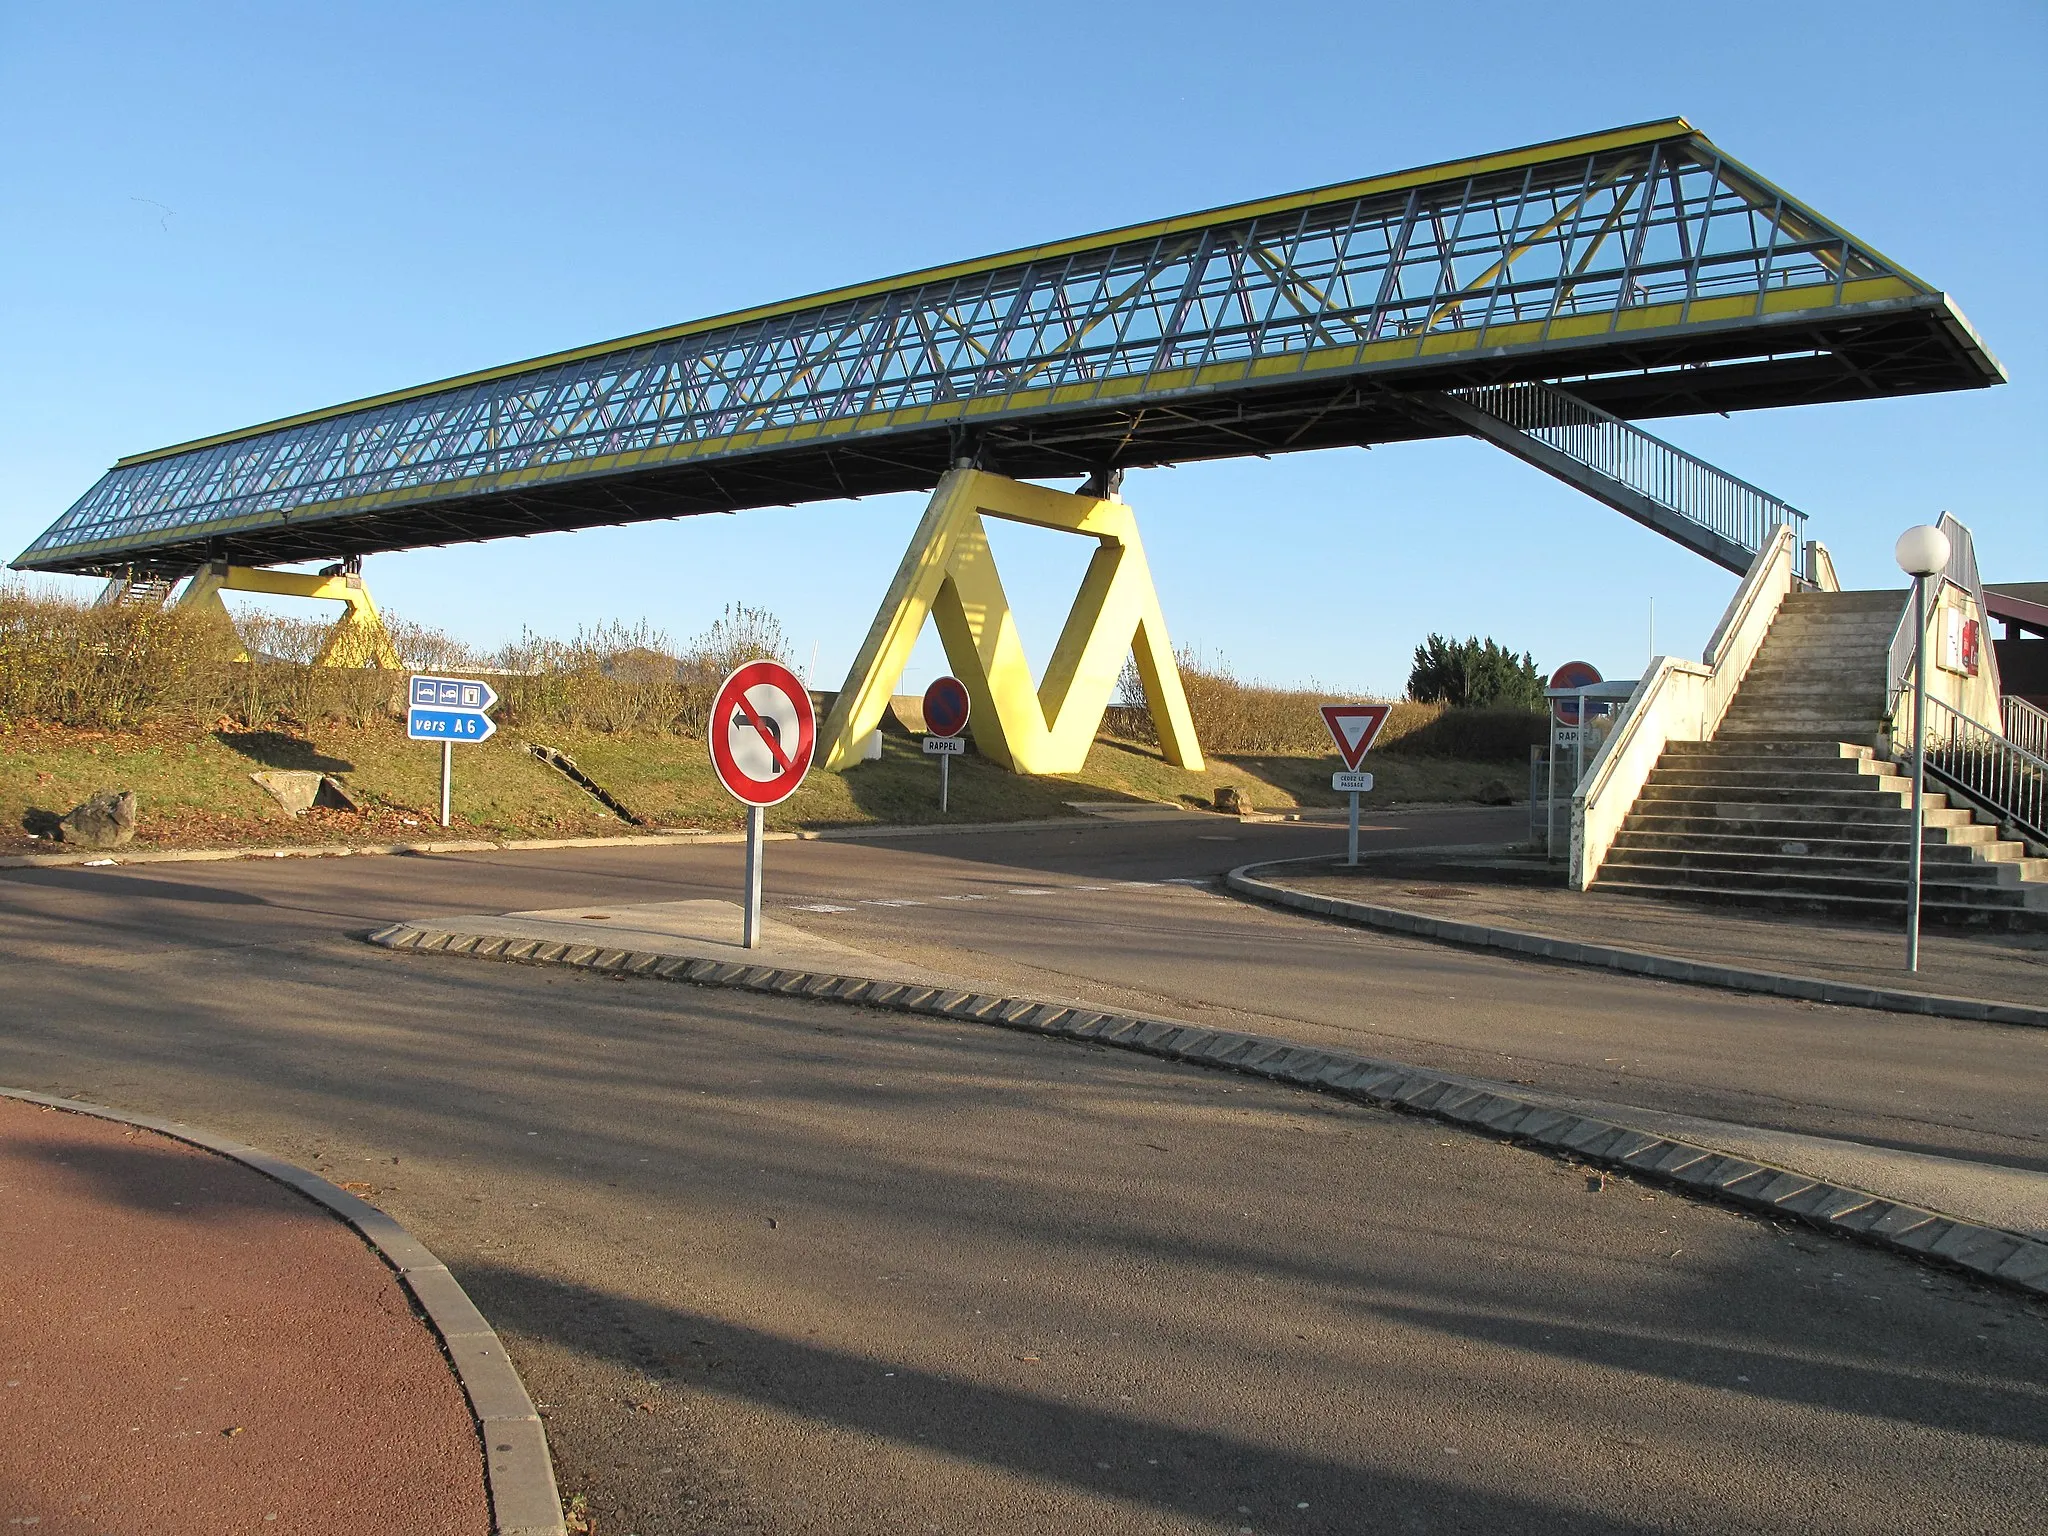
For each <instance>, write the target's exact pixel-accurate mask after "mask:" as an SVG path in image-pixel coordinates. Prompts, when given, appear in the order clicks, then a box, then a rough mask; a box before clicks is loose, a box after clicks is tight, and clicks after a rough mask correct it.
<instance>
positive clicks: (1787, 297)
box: [51, 277, 1922, 559]
mask: <svg viewBox="0 0 2048 1536" xmlns="http://www.w3.org/2000/svg"><path fill="white" fill-rule="evenodd" d="M1921 291H1922V290H1921V289H1920V288H1918V287H1916V286H1915V285H1914V283H1913V282H1911V281H1910V280H1908V279H1905V278H1900V277H1872V278H1863V279H1860V280H1858V281H1856V282H1853V283H1848V284H1845V285H1843V288H1842V291H1841V294H1840V296H1839V300H1838V299H1837V295H1836V291H1835V285H1834V284H1833V283H1812V284H1805V285H1802V286H1800V287H1796V288H1780V289H1775V290H1773V291H1771V292H1769V293H1766V294H1764V295H1763V304H1762V312H1763V313H1765V314H1793V313H1798V312H1800V311H1803V310H1810V309H1825V308H1833V307H1835V306H1836V304H1837V303H1838V302H1839V304H1840V305H1842V306H1845V307H1846V306H1850V305H1857V304H1872V303H1884V302H1886V301H1890V300H1897V299H1904V298H1912V297H1915V296H1916V295H1918V294H1919V293H1920V292H1921ZM1757 297H1758V296H1757V294H1756V293H1755V292H1754V291H1751V292H1749V293H1737V294H1728V295H1725V296H1722V297H1718V298H1712V299H1694V300H1693V301H1692V302H1691V303H1690V305H1688V304H1686V303H1685V302H1683V301H1674V302H1671V303H1667V304H1652V305H1645V306H1644V307H1643V308H1642V309H1640V310H1634V311H1629V312H1625V313H1624V314H1622V315H1621V316H1620V317H1619V318H1618V319H1617V318H1616V317H1615V316H1614V315H1613V314H1612V313H1611V312H1609V313H1594V314H1586V315H1572V316H1567V317H1565V318H1563V319H1552V320H1521V321H1514V322H1511V323H1508V324H1505V325H1494V326H1488V327H1486V328H1485V329H1483V330H1449V331H1438V332H1431V333H1427V334H1425V335H1422V336H1403V337H1396V338H1392V339H1389V340H1387V341H1375V342H1367V343H1365V344H1364V345H1362V346H1343V347H1318V348H1315V349H1313V350H1312V351H1309V352H1294V353H1288V354H1286V355H1284V356H1280V357H1271V358H1262V359H1258V360H1256V361H1245V362H1228V363H1209V364H1206V365H1204V366H1201V367H1187V368H1171V369H1162V370H1160V371H1159V372H1157V373H1155V374H1152V375H1150V376H1149V377H1144V378H1138V377H1132V378H1128V379H1114V380H1104V381H1100V382H1090V383H1085V384H1067V385H1062V386H1060V387H1058V388H1053V389H1029V390H1019V391H1017V392H1016V393H1014V394H1010V395H998V396H991V397H989V398H987V399H976V400H949V401H941V402H938V403H936V404H933V405H925V406H908V407H903V408H900V409H896V410H888V411H871V412H869V413H867V414H866V415H863V416H846V417H840V418H837V419H835V420H832V421H821V422H820V421H814V422H798V423H794V424H792V425H790V426H786V427H753V428H749V429H747V430H745V431H741V432H729V433H727V434H725V435H724V436H722V437H707V438H698V439H695V440H693V441H690V442H686V443H670V444H665V445H663V446H660V447H653V448H635V449H631V450H629V451H627V452H624V453H612V454H597V455H592V456H591V457H589V458H581V459H572V460H569V461H567V462H554V463H548V464H540V465H535V466H533V467H532V468H529V469H521V470H510V471H503V472H499V473H495V474H487V475H469V476H465V477H464V478H462V479H460V480H446V481H438V482H435V483H434V484H433V485H431V486H407V487H404V488H402V489H398V490H390V491H378V492H375V493H374V494H372V495H369V496H345V497H339V498H337V499H335V500H333V501H324V502H312V503H308V504H307V505H305V506H303V507H294V508H291V509H290V510H288V511H285V512H283V513H282V514H280V512H279V510H278V509H277V508H268V509H265V510H263V511H258V512H245V513H242V514H241V515H239V516H237V517H233V518H224V519H222V520H220V521H219V522H210V523H207V524H205V525H203V526H204V530H205V533H206V535H207V537H209V538H211V537H215V536H218V535H223V534H230V533H234V532H236V531H237V530H239V529H242V528H246V527H252V526H261V527H269V528H276V527H279V526H285V527H289V526H290V525H291V524H292V523H293V522H299V521H314V520H318V519H324V518H329V517H335V516H340V515H346V514H349V513H357V512H374V511H378V510H380V509H382V508H385V507H392V506H403V505H406V504H408V503H409V502H411V501H414V500H417V499H419V494H418V493H421V492H425V493H427V494H430V495H432V496H433V497H434V498H436V499H441V498H445V497H450V496H465V495H474V494H495V493H499V492H504V491H516V490H523V489H525V488H527V487H529V486H533V485H540V484H545V483H547V482H549V481H553V480H561V479H568V478H572V477H581V476H585V475H600V474H608V473H619V472H623V471H627V470H634V469H646V468H651V467H654V466H657V465H661V464H672V463H677V462H680V461H682V460H686V459H694V458H702V457H707V456H711V455H715V454H723V453H731V452H736V451H743V450H747V449H754V448H769V447H775V446H777V445H779V444H782V443H796V442H807V441H810V440H812V439H815V438H821V437H842V436H847V435H850V434H854V433H862V432H874V431H882V430H885V429H889V428H895V427H915V426H923V425H926V424H929V423H931V422H939V421H954V420H958V419H960V418H962V417H964V416H970V415H983V414H987V413H990V412H1000V411H1008V410H1019V409H1023V410H1030V409H1036V408H1039V407H1043V406H1049V405H1082V404H1087V403H1088V402H1090V401H1091V400H1099V399H1102V398H1104V396H1106V395H1109V394H1112V393H1116V394H1124V393H1134V392H1137V391H1138V390H1141V389H1142V390H1144V391H1148V392H1149V391H1152V390H1162V391H1172V390H1179V389H1200V388H1207V387H1212V386H1221V385H1229V384H1237V383H1242V382H1243V381H1244V380H1245V379H1247V378H1267V377H1274V376H1281V375H1286V374H1299V373H1307V372H1315V371H1320V370H1323V369H1329V368H1346V367H1362V366H1365V365H1368V364H1372V363H1381V362H1395V361H1399V360H1401V359H1403V358H1417V359H1419V358H1423V357H1429V358H1443V357H1447V356H1450V355H1453V354H1456V353H1463V352H1479V351H1492V350H1494V349H1496V348H1499V347H1504V346H1516V345H1521V344H1524V343H1528V342H1536V341H1546V340H1549V341H1557V340H1567V341H1569V340H1573V339H1577V338H1582V337H1593V336H1598V335H1601V334H1603V333H1608V332H1612V331H1638V330H1646V329H1654V328H1656V327H1657V326H1659V325H1662V324H1668V323H1676V322H1705V321H1713V320H1732V319H1739V318H1741V317H1742V316H1743V315H1746V314H1747V315H1754V314H1756V313H1757V312H1758V303H1757ZM1111 386H1129V388H1123V387H1118V388H1116V389H1114V390H1113V389H1112V388H1111ZM280 517H282V522H280ZM539 531H542V532H545V531H548V530H539ZM158 542H161V540H160V537H159V534H158V533H157V532H156V531H152V532H149V533H144V534H126V535H122V536H121V537H118V538H113V539H98V540H92V541H88V542H85V543H81V544H75V545H69V546H66V547H65V548H64V549H63V550H61V551H51V553H52V554H57V553H61V554H63V555H64V556H65V557H66V558H71V559H76V558H80V557H82V556H89V555H94V554H100V553H107V554H116V553H119V552H120V551H121V550H123V549H133V548H137V547H147V546H149V545H152V544H155V543H158Z"/></svg>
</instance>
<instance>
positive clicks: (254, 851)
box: [0, 816, 1116, 869]
mask: <svg viewBox="0 0 2048 1536" xmlns="http://www.w3.org/2000/svg"><path fill="white" fill-rule="evenodd" d="M1114 825H1116V823H1115V822H1114V821H1112V820H1110V819H1108V818H1106V817H1101V816H1048V817H1046V818H1044V819H1043V820H1040V821H976V822H963V823H961V824H960V825H958V826H947V825H944V824H940V823H931V824H909V825H904V824H896V823H888V822H878V823H876V824H875V825H874V826H871V827H823V828H819V829H816V830H813V829H811V828H808V827H806V828H802V829H800V830H798V831H795V832H769V833H765V834H763V835H764V836H765V837H766V839H767V840H768V841H769V842H771V843H838V842H851V841H854V840H856V839H860V838H871V837H885V838H886V837H953V836H957V835H959V834H961V833H969V832H1039V831H1045V830H1048V829H1057V830H1065V831H1070V832H1078V831H1082V830H1088V829H1097V828H1102V827H1110V826H1114ZM746 840H747V834H746V833H744V832H641V833H621V834H618V835H616V836H608V837H518V838H507V839H503V840H500V841H490V840H487V839H480V838H468V839H457V840H453V841H443V842H424V843H286V844H283V845H281V846H278V847H273V848H138V849H132V850H131V849H113V850H104V849H103V850H99V851H96V852H95V851H88V850H85V849H80V850H79V851H78V852H76V853H13V854H7V855H5V856H4V857H0V869H71V868H76V867H77V866H79V865H82V864H91V865H96V866H98V865H108V864H211V863H219V862H221V861H224V860H228V859H339V858H349V857H352V856H353V857H358V858H375V857H378V856H380V855H389V854H407V853H534V852H543V851H549V850H554V849H561V848H698V847H703V846H706V845H710V844H718V843H744V842H745V841H746Z"/></svg>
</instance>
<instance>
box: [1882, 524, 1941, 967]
mask: <svg viewBox="0 0 2048 1536" xmlns="http://www.w3.org/2000/svg"><path fill="white" fill-rule="evenodd" d="M1948 555H1949V549H1948V535H1947V534H1945V533H1943V532H1942V531H1941V530H1940V529H1939V528H1936V527H1933V526H1932V525H1930V524H1927V523H1922V524H1920V525H1919V526H1918V527H1916V528H1908V529H1907V530H1906V531H1905V532H1904V533H1902V534H1900V535H1899V542H1898V543H1897V544H1896V545H1894V546H1893V548H1892V558H1893V559H1895V560H1897V561H1898V562H1899V569H1900V570H1902V571H1904V572H1905V573H1906V574H1907V575H1908V576H1910V577H1912V578H1913V845H1912V847H1911V848H1909V849H1908V850H1907V852H1906V969H1907V970H1909V971H1917V970H1919V969H1920V845H1921V843H1922V842H1923V841H1924V840H1925V839H1926V836H1927V832H1926V826H1927V809H1926V799H1927V578H1928V577H1930V576H1938V575H1940V574H1941V572H1942V571H1944V570H1946V569H1947V568H1948ZM1896 723H1897V722H1894V725H1896ZM1896 739H1897V737H1896V732H1895V733H1894V741H1895V742H1896Z"/></svg>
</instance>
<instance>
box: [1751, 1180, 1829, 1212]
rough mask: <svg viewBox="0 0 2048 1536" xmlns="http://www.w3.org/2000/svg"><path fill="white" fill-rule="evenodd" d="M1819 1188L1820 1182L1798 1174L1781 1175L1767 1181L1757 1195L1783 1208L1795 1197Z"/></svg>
mask: <svg viewBox="0 0 2048 1536" xmlns="http://www.w3.org/2000/svg"><path fill="white" fill-rule="evenodd" d="M1819 1187H1820V1185H1819V1181H1818V1180H1815V1179H1805V1178H1801V1177H1800V1176H1799V1175H1798V1174H1796V1173H1781V1174H1779V1175H1777V1176H1776V1177H1775V1178H1772V1179H1769V1180H1767V1181H1766V1182H1765V1183H1764V1184H1763V1185H1762V1186H1761V1187H1760V1188H1758V1190H1757V1191H1756V1194H1757V1197H1758V1198H1759V1199H1762V1200H1768V1201H1770V1202H1771V1204H1773V1205H1779V1206H1782V1205H1783V1204H1784V1203H1785V1202H1786V1201H1787V1200H1789V1199H1791V1198H1792V1197H1793V1196H1795V1195H1803V1194H1805V1193H1807V1192H1808V1191H1809V1190H1813V1189H1817V1188H1819Z"/></svg>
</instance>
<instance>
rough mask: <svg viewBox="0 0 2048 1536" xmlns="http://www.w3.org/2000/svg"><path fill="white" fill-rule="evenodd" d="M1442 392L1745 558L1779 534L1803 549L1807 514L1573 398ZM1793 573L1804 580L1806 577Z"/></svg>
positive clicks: (1492, 387)
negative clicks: (1783, 531) (1785, 532)
mask: <svg viewBox="0 0 2048 1536" xmlns="http://www.w3.org/2000/svg"><path fill="white" fill-rule="evenodd" d="M1449 393H1450V394H1451V395H1452V396H1453V397H1454V398H1456V399H1459V400H1463V401H1464V402H1465V403H1466V404H1468V405H1470V406H1473V407H1475V408H1477V409H1479V410H1482V411H1485V412H1486V413H1487V414H1488V415H1490V416H1493V417H1495V418H1497V419H1498V420H1500V421H1503V422H1505V423H1507V424H1508V425H1509V426H1511V427H1513V428H1514V429H1515V430H1516V431H1518V432H1522V433H1526V434H1527V435H1528V436H1530V437H1532V438H1534V439H1535V440H1536V441H1537V442H1539V443H1542V444H1544V445H1545V446H1546V447H1549V448H1551V449H1553V450H1555V451H1556V452H1558V453H1561V454H1563V455H1564V456H1565V457H1566V458H1569V459H1571V460H1572V461H1573V462H1574V463H1577V464H1580V465H1583V466H1584V467H1585V468H1587V469H1589V470H1591V471H1593V472H1594V473H1595V474H1598V475H1604V476H1606V477H1607V478H1608V479H1610V480H1613V481H1615V482H1617V483H1618V484H1620V485H1623V486H1626V487H1627V488H1628V489H1629V490H1631V491H1634V492H1635V493H1636V494H1637V495H1638V496H1641V497H1644V498H1645V499H1647V500H1649V501H1652V502H1654V503H1656V504H1657V505H1658V506H1660V507H1662V508H1664V509H1665V510H1666V511H1668V512H1671V513H1673V514H1675V515H1676V516H1678V517H1682V518H1684V519H1686V520H1687V521H1688V522H1692V523H1697V524H1698V525H1699V526H1700V527H1702V528H1705V529H1707V530H1709V531H1710V532H1713V533H1716V534H1719V535H1720V536H1721V537H1722V538H1724V539H1727V540H1728V541H1730V542H1731V543H1734V544H1737V545H1740V546H1741V547H1742V548H1743V549H1745V550H1747V551H1749V552H1750V553H1751V554H1752V555H1753V554H1755V553H1757V552H1758V551H1759V550H1761V549H1762V548H1763V547H1764V546H1765V545H1766V544H1768V543H1769V542H1770V541H1771V538H1772V537H1773V535H1775V534H1776V532H1777V530H1778V529H1780V528H1790V529H1791V530H1792V533H1793V537H1794V538H1795V539H1796V540H1797V541H1798V544H1799V547H1800V548H1801V549H1802V550H1803V549H1804V548H1805V547H1806V514H1805V513H1804V512H1802V511H1800V510H1799V509H1798V508H1797V507H1795V506H1793V505H1791V504H1790V503H1789V502H1786V501H1783V500H1781V499H1780V498H1778V497H1776V496H1773V495H1772V494H1771V493H1770V492H1769V491H1766V490H1762V489H1760V488H1758V487H1757V486H1754V485H1751V484H1750V483H1749V482H1748V481H1747V480H1741V479H1738V478H1737V477H1736V476H1734V475H1731V474H1729V473H1728V472H1727V471H1726V470H1724V469H1719V468H1716V467H1715V466H1714V465H1712V464H1709V463H1708V462H1707V461H1706V460H1705V459H1702V458H1698V457H1696V456H1694V455H1693V454H1690V453H1687V452H1686V451H1685V450H1684V449H1683V448H1678V447H1674V446H1673V445H1672V444H1670V443H1667V442H1665V441H1664V440H1663V439H1662V438H1660V437H1652V436H1651V435H1650V434H1649V433H1647V432H1645V431H1643V430H1642V429H1641V428H1640V427H1636V426H1634V425H1632V424H1631V423H1629V422H1626V421H1623V420H1622V419H1621V418H1620V417H1619V416H1614V415H1611V414H1609V413H1608V412H1606V411H1603V410H1601V409H1600V408H1599V407H1598V406H1597V405H1592V404H1590V403H1588V402H1587V401H1584V400H1581V399H1579V398H1578V396H1576V395H1573V394H1568V393H1567V392H1565V391H1564V390H1561V389H1556V388H1553V387H1552V386H1550V385H1548V384H1489V385H1484V386H1481V387H1479V388H1476V389H1459V390H1452V391H1450V392H1449ZM1800 574H1801V576H1802V577H1803V578H1805V579H1807V580H1809V581H1810V580H1811V579H1812V576H1813V573H1812V572H1811V571H1802V572H1801V573H1800Z"/></svg>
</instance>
